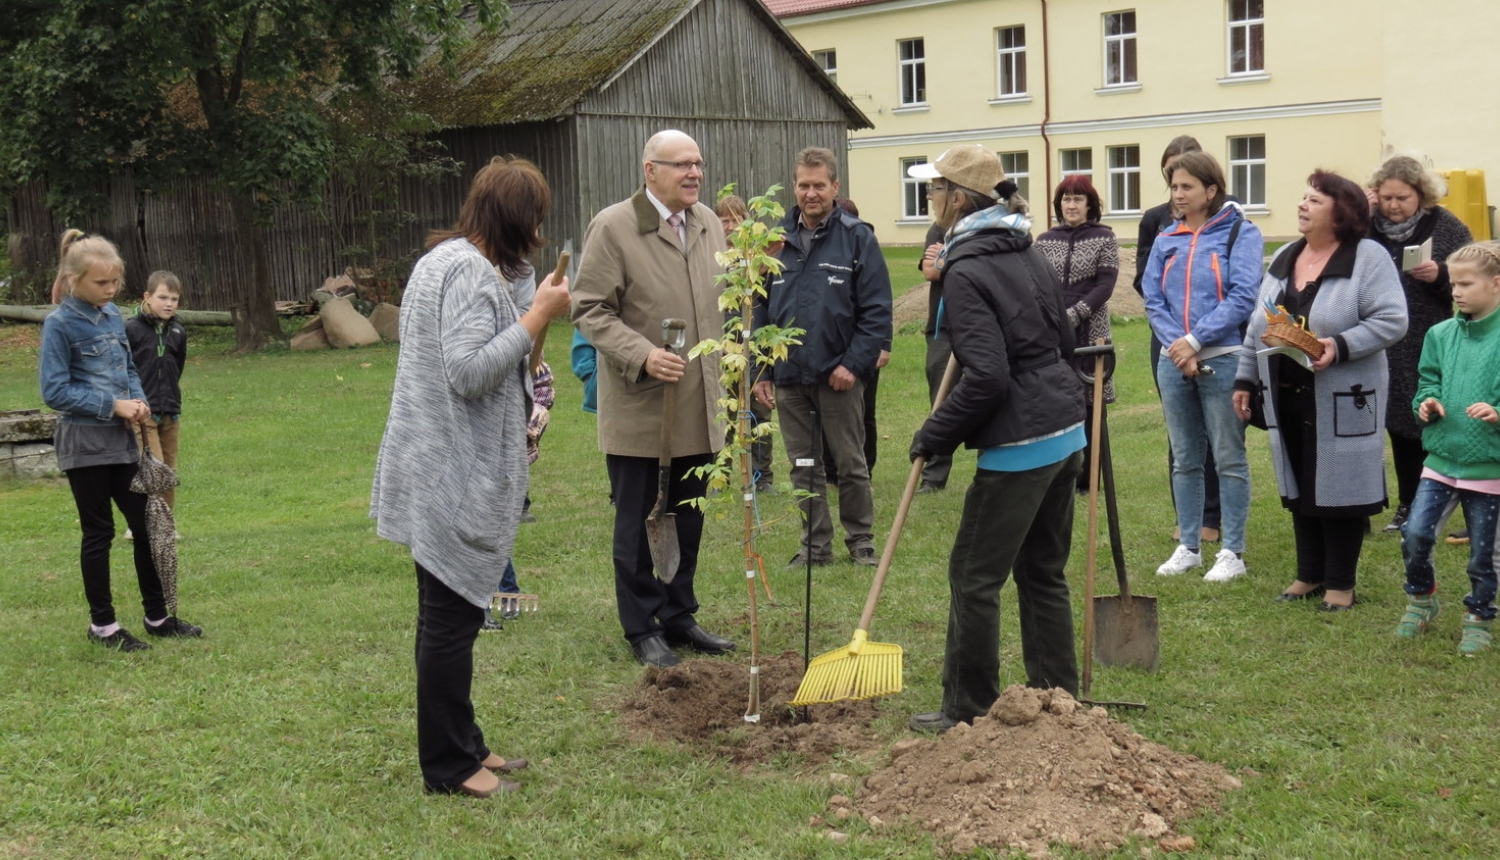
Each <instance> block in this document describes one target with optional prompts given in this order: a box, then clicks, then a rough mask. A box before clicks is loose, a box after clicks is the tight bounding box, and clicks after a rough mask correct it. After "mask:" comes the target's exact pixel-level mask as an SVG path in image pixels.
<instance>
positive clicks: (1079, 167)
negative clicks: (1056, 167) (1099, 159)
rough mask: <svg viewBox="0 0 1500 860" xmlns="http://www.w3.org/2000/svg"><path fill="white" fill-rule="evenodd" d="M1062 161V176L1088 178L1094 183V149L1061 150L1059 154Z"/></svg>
mask: <svg viewBox="0 0 1500 860" xmlns="http://www.w3.org/2000/svg"><path fill="white" fill-rule="evenodd" d="M1057 155H1058V158H1059V159H1061V166H1062V175H1063V176H1064V177H1067V176H1075V175H1079V176H1087V177H1089V181H1091V182H1092V181H1093V176H1094V151H1093V150H1092V149H1061V150H1058V152H1057Z"/></svg>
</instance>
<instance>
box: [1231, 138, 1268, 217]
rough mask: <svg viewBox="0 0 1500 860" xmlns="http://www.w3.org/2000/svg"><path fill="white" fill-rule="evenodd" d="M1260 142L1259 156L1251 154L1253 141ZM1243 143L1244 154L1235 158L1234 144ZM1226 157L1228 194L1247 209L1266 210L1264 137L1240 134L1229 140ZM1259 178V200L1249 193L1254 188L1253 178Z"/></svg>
mask: <svg viewBox="0 0 1500 860" xmlns="http://www.w3.org/2000/svg"><path fill="white" fill-rule="evenodd" d="M1257 140H1258V141H1260V155H1259V156H1256V155H1255V154H1254V152H1253V147H1254V141H1257ZM1242 141H1243V142H1244V144H1245V153H1244V155H1243V156H1240V157H1236V152H1235V144H1237V143H1240V142H1242ZM1227 154H1228V156H1229V158H1228V159H1226V161H1227V163H1228V166H1229V193H1230V194H1231V195H1233V196H1234V198H1235V199H1236V200H1238V201H1240V203H1241V204H1243V205H1244V206H1245V208H1247V209H1265V208H1266V178H1267V177H1266V136H1265V135H1263V134H1242V135H1236V136H1234V137H1231V138H1229V140H1228V153H1227ZM1257 175H1259V177H1260V199H1259V200H1257V199H1255V195H1254V194H1252V193H1251V192H1252V191H1253V190H1254V188H1255V177H1256V176H1257Z"/></svg>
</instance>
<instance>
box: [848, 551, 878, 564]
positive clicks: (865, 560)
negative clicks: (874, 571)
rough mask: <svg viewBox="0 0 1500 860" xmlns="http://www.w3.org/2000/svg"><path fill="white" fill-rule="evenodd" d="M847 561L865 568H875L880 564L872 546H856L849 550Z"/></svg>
mask: <svg viewBox="0 0 1500 860" xmlns="http://www.w3.org/2000/svg"><path fill="white" fill-rule="evenodd" d="M849 560H850V561H852V562H854V563H855V564H862V565H864V566H865V567H875V566H876V565H878V564H880V559H878V558H876V557H875V547H872V546H857V547H855V548H854V549H851V550H849Z"/></svg>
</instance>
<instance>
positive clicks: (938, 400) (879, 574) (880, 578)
mask: <svg viewBox="0 0 1500 860" xmlns="http://www.w3.org/2000/svg"><path fill="white" fill-rule="evenodd" d="M957 381H958V359H957V358H956V357H954V356H953V355H949V356H948V366H947V367H946V368H944V370H943V382H942V384H941V385H939V386H938V392H937V396H936V397H934V398H933V399H932V411H931V412H929V413H928V415H929V416H930V415H932V414H933V413H935V412H937V411H938V407H939V406H942V405H943V401H944V400H947V399H948V392H950V391H952V390H953V386H954V384H955V383H956V382H957ZM926 465H927V458H926V457H917V458H916V459H914V460H912V461H911V474H909V475H907V476H906V489H904V490H902V491H901V504H900V505H898V506H897V507H896V519H895V520H893V521H892V522H891V532H890V534H889V535H887V536H886V539H885V550H884V551H883V552H881V554H880V565H879V566H878V567H876V568H875V581H874V582H872V583H870V596H869V597H867V598H865V610H864V612H862V613H860V616H859V629H860V630H863V631H865V632H867V633H868V632H869V630H870V622H871V621H872V620H874V618H875V604H877V603H879V602H880V590H881V589H882V588H884V587H885V575H886V574H887V573H890V572H891V561H892V559H894V558H895V557H896V545H897V544H899V543H900V542H901V529H902V528H903V527H904V526H905V525H906V514H907V513H908V512H909V511H910V510H911V501H912V499H914V498H916V496H917V486H918V485H919V484H921V482H922V468H923V467H924V466H926Z"/></svg>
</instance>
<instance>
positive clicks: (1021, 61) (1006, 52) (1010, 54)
mask: <svg viewBox="0 0 1500 860" xmlns="http://www.w3.org/2000/svg"><path fill="white" fill-rule="evenodd" d="M995 51H996V53H995V93H996V95H998V96H1000V97H1001V98H1004V97H1005V96H1023V95H1025V94H1026V28H1025V27H1001V28H1000V29H998V30H996V31H995Z"/></svg>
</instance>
